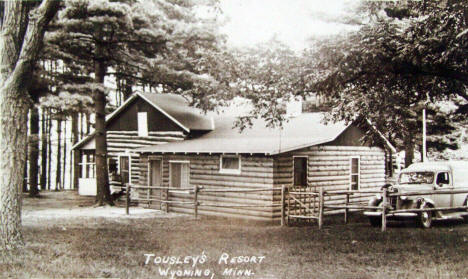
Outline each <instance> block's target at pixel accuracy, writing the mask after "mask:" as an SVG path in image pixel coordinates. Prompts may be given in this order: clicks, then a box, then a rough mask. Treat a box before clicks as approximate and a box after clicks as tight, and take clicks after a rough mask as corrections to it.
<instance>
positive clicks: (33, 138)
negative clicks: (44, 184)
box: [29, 106, 39, 197]
mask: <svg viewBox="0 0 468 279" xmlns="http://www.w3.org/2000/svg"><path fill="white" fill-rule="evenodd" d="M30 112H31V114H30V117H29V132H30V134H29V196H30V197H36V196H37V194H38V193H39V191H38V189H37V177H38V171H39V164H38V160H39V109H38V108H37V107H35V106H33V107H32V108H31V110H30Z"/></svg>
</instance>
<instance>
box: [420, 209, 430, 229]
mask: <svg viewBox="0 0 468 279" xmlns="http://www.w3.org/2000/svg"><path fill="white" fill-rule="evenodd" d="M420 208H421V209H427V208H431V206H430V205H429V204H427V203H424V204H423V205H422V206H421V207H420ZM432 213H433V212H432V211H422V212H420V213H419V224H420V225H421V227H422V228H424V229H428V228H430V227H431V225H432V215H433V214H432Z"/></svg>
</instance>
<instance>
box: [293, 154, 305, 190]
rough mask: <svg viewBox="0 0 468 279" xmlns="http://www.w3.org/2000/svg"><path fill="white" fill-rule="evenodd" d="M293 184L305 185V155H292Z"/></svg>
mask: <svg viewBox="0 0 468 279" xmlns="http://www.w3.org/2000/svg"><path fill="white" fill-rule="evenodd" d="M294 186H302V187H306V186H307V157H294Z"/></svg>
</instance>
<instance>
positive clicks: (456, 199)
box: [364, 161, 468, 228]
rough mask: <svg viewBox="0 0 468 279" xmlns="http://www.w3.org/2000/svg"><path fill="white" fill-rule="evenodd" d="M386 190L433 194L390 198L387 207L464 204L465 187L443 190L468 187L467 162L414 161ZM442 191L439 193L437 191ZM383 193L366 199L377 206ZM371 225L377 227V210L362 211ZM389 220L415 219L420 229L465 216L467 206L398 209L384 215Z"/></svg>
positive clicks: (378, 220)
mask: <svg viewBox="0 0 468 279" xmlns="http://www.w3.org/2000/svg"><path fill="white" fill-rule="evenodd" d="M387 187H388V193H395V192H397V193H401V194H404V193H409V192H423V191H426V192H427V191H432V192H433V193H432V194H425V195H423V194H421V195H416V196H413V195H411V196H404V195H402V196H398V197H389V199H388V207H389V209H390V210H398V209H413V208H428V207H429V208H442V207H444V208H447V207H462V206H467V203H468V190H467V191H466V192H464V193H455V194H447V193H445V194H444V193H442V192H443V191H450V190H452V191H454V190H457V189H460V190H463V189H468V162H465V161H440V162H424V163H415V164H412V165H410V166H409V167H408V168H406V169H404V170H402V171H401V172H400V174H399V177H398V181H397V184H396V185H389V186H387ZM437 192H441V193H437ZM382 200H383V198H382V195H377V196H375V197H373V198H371V199H370V200H369V205H370V206H380V204H381V203H382ZM364 215H366V216H368V217H369V221H370V223H371V225H372V226H380V225H381V222H382V215H381V212H380V211H379V210H374V211H365V212H364ZM387 216H388V218H389V219H406V218H413V219H416V220H417V221H418V222H419V224H420V225H421V226H422V227H423V228H429V227H431V224H432V221H433V220H446V219H458V220H463V218H464V217H465V218H466V217H467V216H468V211H467V210H466V209H460V208H459V209H458V210H457V209H454V210H449V211H424V212H401V213H393V214H390V215H387Z"/></svg>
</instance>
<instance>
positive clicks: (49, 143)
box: [47, 109, 52, 191]
mask: <svg viewBox="0 0 468 279" xmlns="http://www.w3.org/2000/svg"><path fill="white" fill-rule="evenodd" d="M47 114H48V117H47V152H48V154H47V190H49V191H50V184H51V180H52V176H51V174H52V168H51V167H52V141H51V137H52V113H51V111H50V109H49V110H48V113H47Z"/></svg>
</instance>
